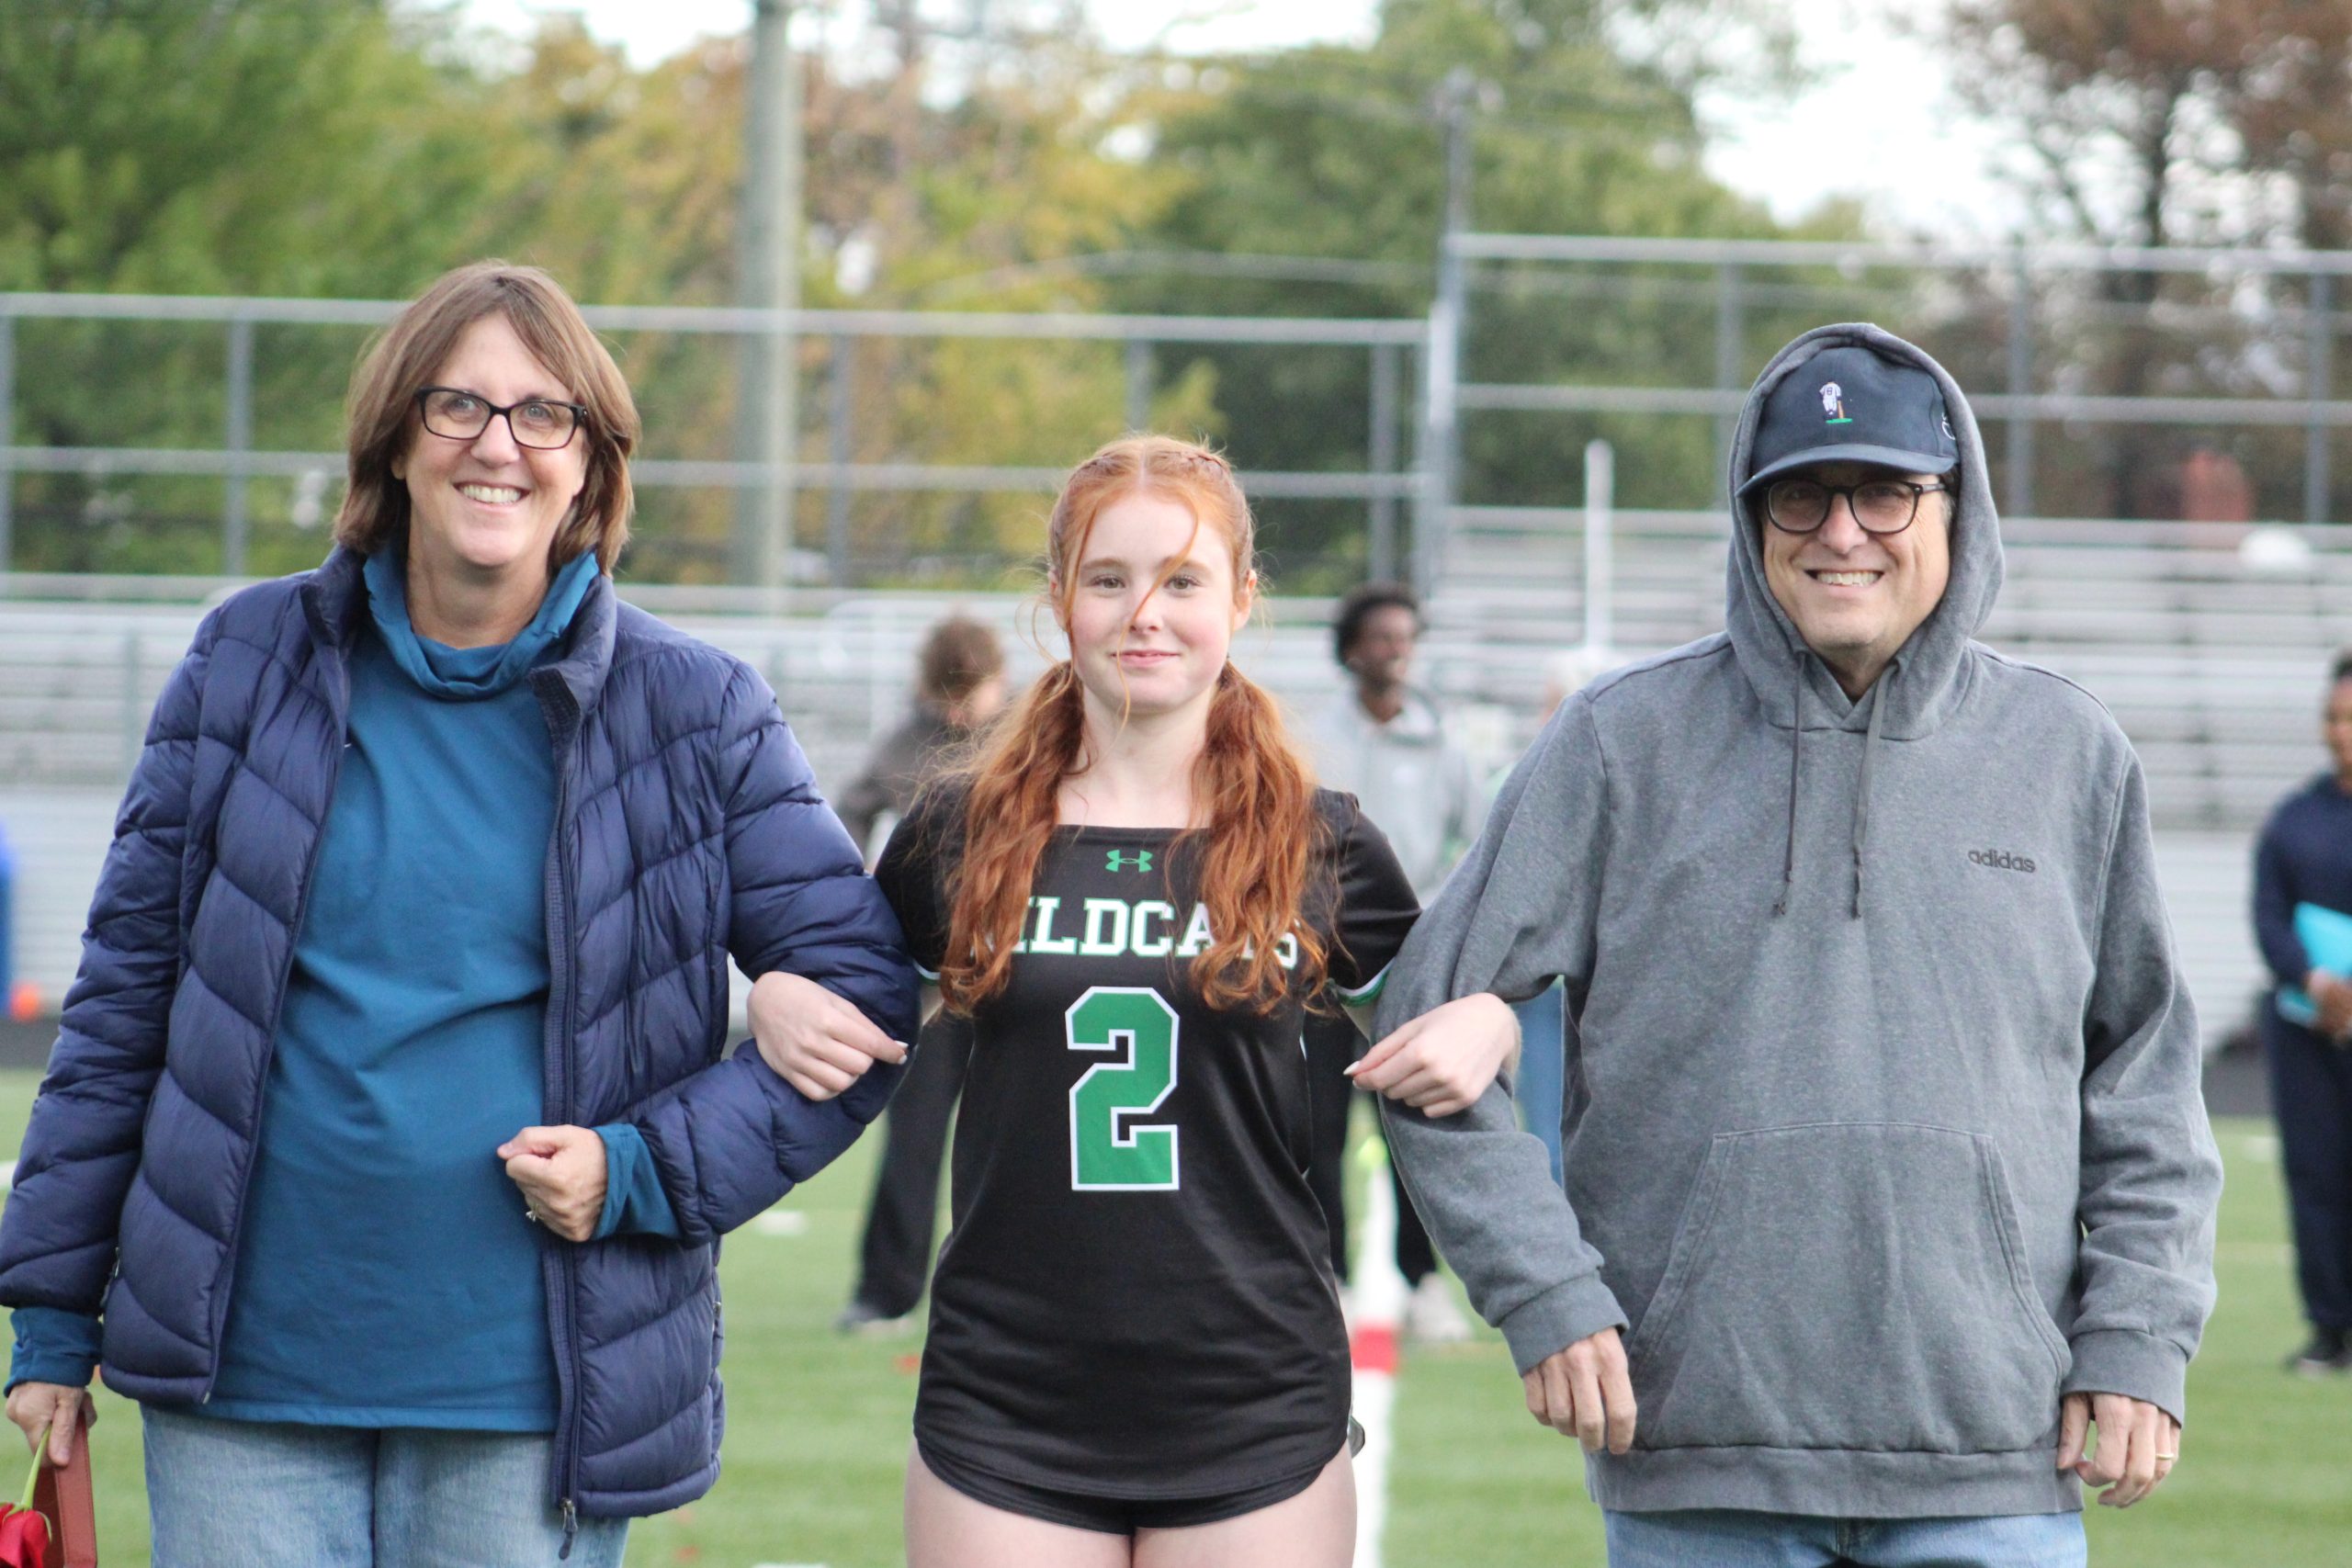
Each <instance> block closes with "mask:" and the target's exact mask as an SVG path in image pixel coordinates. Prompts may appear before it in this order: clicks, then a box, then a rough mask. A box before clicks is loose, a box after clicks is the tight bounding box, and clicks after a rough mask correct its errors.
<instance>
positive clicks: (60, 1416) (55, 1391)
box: [8, 1382, 98, 1464]
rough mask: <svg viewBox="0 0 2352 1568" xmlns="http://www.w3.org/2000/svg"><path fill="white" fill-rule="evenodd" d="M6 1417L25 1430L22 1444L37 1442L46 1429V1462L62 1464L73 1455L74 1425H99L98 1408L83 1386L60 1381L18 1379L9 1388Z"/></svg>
mask: <svg viewBox="0 0 2352 1568" xmlns="http://www.w3.org/2000/svg"><path fill="white" fill-rule="evenodd" d="M8 1419H9V1420H11V1421H14V1422H15V1423H16V1424H17V1426H19V1427H23V1428H24V1430H25V1446H26V1447H27V1448H30V1447H31V1446H32V1445H33V1444H35V1443H37V1442H39V1441H40V1434H41V1430H42V1428H43V1427H46V1428H48V1431H49V1462H50V1463H51V1464H63V1463H64V1462H65V1461H67V1460H69V1459H72V1458H73V1457H74V1428H76V1427H82V1428H85V1429H86V1428H88V1427H95V1426H96V1425H97V1424H98V1407H97V1405H96V1404H94V1403H92V1402H91V1399H90V1391H89V1390H88V1389H86V1388H68V1387H66V1386H65V1385H64V1384H63V1383H60V1382H20V1383H18V1384H17V1386H16V1387H14V1388H12V1389H10V1390H9V1391H8Z"/></svg>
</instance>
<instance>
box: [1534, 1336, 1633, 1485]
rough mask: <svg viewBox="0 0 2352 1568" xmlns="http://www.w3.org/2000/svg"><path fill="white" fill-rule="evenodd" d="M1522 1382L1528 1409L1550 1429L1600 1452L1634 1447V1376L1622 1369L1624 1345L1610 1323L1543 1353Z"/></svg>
mask: <svg viewBox="0 0 2352 1568" xmlns="http://www.w3.org/2000/svg"><path fill="white" fill-rule="evenodd" d="M1520 1381H1521V1382H1523V1383H1525V1384H1526V1385H1527V1413H1528V1414H1529V1415H1530V1416H1534V1417H1535V1419H1536V1420H1538V1421H1540V1422H1542V1423H1543V1424H1544V1426H1546V1427H1551V1428H1552V1429H1553V1430H1555V1431H1556V1432H1559V1433H1562V1434H1564V1435H1565V1436H1567V1437H1571V1438H1576V1439H1577V1441H1578V1442H1580V1443H1582V1444H1583V1445H1584V1449H1585V1452H1587V1453H1598V1452H1600V1449H1601V1447H1602V1446H1603V1444H1606V1445H1607V1447H1608V1449H1609V1451H1610V1452H1611V1453H1612V1454H1622V1453H1623V1452H1624V1451H1625V1450H1628V1449H1630V1448H1632V1447H1633V1446H1634V1380H1633V1377H1632V1375H1631V1374H1630V1373H1629V1372H1627V1371H1626V1370H1625V1347H1624V1345H1623V1342H1622V1341H1620V1340H1619V1338H1618V1337H1617V1331H1616V1330H1615V1329H1613V1328H1604V1329H1602V1330H1601V1331H1600V1333H1598V1334H1595V1335H1592V1336H1591V1337H1588V1338H1584V1339H1579V1340H1577V1342H1576V1343H1575V1344H1573V1345H1571V1346H1569V1347H1568V1348H1566V1349H1565V1350H1561V1351H1558V1352H1556V1353H1555V1354H1553V1355H1550V1356H1547V1357H1545V1358H1544V1359H1543V1360H1541V1361H1539V1362H1537V1363H1536V1364H1535V1368H1534V1370H1533V1371H1529V1372H1526V1373H1523V1374H1522V1375H1521V1378H1520Z"/></svg>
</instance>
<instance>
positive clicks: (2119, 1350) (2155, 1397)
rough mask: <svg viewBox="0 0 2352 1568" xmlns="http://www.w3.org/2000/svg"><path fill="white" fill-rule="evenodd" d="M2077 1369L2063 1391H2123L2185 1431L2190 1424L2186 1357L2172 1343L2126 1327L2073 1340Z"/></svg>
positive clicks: (2103, 1330) (2079, 1336) (2108, 1329)
mask: <svg viewBox="0 0 2352 1568" xmlns="http://www.w3.org/2000/svg"><path fill="white" fill-rule="evenodd" d="M2074 1351H2075V1369H2074V1371H2070V1372H2068V1373H2067V1374H2066V1382H2065V1383H2064V1387H2063V1388H2062V1390H2061V1392H2062V1393H2120V1394H2121V1395H2123V1396H2124V1397H2125V1398H2127V1399H2139V1400H2145V1401H2146V1402H2147V1403H2148V1404H2153V1405H2154V1406H2155V1407H2156V1408H2157V1409H2159V1410H2161V1411H2163V1412H2164V1413H2165V1415H2167V1416H2171V1417H2172V1418H2173V1419H2174V1420H2176V1421H2177V1422H2179V1423H2180V1424H2181V1425H2183V1426H2184V1427H2185V1426H2187V1425H2188V1414H2187V1412H2188V1357H2187V1356H2185V1355H2183V1354H2182V1353H2181V1351H2180V1348H2179V1347H2178V1346H2177V1345H2175V1344H2174V1343H2173V1342H2172V1341H2171V1340H2169V1339H2159V1338H2157V1337H2155V1336H2154V1335H2153V1334H2139V1333H2135V1332H2133V1331H2132V1330H2131V1329H2128V1328H2102V1329H2099V1330H2098V1331H2096V1332H2094V1333H2090V1334H2080V1335H2076V1336H2075V1341H2074Z"/></svg>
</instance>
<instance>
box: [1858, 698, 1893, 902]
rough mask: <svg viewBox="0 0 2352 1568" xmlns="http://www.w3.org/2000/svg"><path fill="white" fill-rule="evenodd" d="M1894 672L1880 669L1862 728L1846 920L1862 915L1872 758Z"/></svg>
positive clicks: (1869, 819)
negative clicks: (1850, 893)
mask: <svg viewBox="0 0 2352 1568" xmlns="http://www.w3.org/2000/svg"><path fill="white" fill-rule="evenodd" d="M1893 674H1894V666H1893V665H1892V664H1890V665H1888V666H1887V667H1886V669H1885V670H1884V671H1881V672H1880V674H1879V681H1880V682H1881V686H1880V687H1877V688H1873V689H1872V691H1871V722H1870V725H1869V727H1868V728H1865V729H1864V730H1863V731H1862V777H1861V782H1860V784H1857V785H1856V786H1855V789H1854V907H1853V910H1852V912H1851V913H1849V915H1848V916H1847V919H1853V920H1859V919H1861V918H1862V840H1863V838H1864V836H1865V835H1867V834H1868V833H1869V831H1870V826H1871V758H1873V757H1875V756H1877V755H1878V717H1879V715H1881V714H1883V713H1884V712H1885V711H1886V704H1885V702H1884V701H1883V698H1884V697H1885V695H1886V693H1885V691H1884V690H1883V682H1885V681H1886V680H1887V679H1888V678H1889V677H1890V676H1892V675H1893Z"/></svg>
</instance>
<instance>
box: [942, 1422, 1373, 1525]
mask: <svg viewBox="0 0 2352 1568" xmlns="http://www.w3.org/2000/svg"><path fill="white" fill-rule="evenodd" d="M915 1447H916V1449H917V1450H918V1451H920V1452H921V1453H922V1462H923V1466H924V1468H925V1469H927V1470H929V1471H930V1472H932V1474H933V1475H935V1476H937V1477H939V1479H940V1480H941V1481H942V1482H944V1483H945V1484H947V1485H949V1486H952V1487H954V1488H955V1489H956V1491H958V1492H961V1493H962V1494H963V1495H965V1496H967V1497H969V1498H971V1499H972V1500H973V1501H974V1502H976V1503H986V1504H987V1505H988V1506H989V1507H991V1508H1002V1509H1003V1510H1004V1511H1005V1512H1006V1513H1009V1514H1019V1515H1021V1516H1023V1517H1025V1518H1032V1519H1044V1520H1045V1521H1046V1522H1047V1523H1048V1524H1057V1525H1068V1526H1069V1527H1070V1528H1071V1529H1082V1530H1097V1531H1100V1532H1101V1533H1103V1534H1104V1535H1129V1536H1131V1535H1133V1534H1135V1533H1136V1531H1137V1530H1166V1529H1184V1528H1186V1527H1187V1526H1190V1525H1213V1524H1216V1522H1217V1521H1218V1520H1220V1519H1238V1518H1239V1517H1241V1516H1242V1515H1244V1514H1254V1513H1256V1512H1257V1511H1258V1510H1259V1509H1261V1508H1271V1507H1272V1506H1274V1505H1275V1504H1276V1503H1285V1502H1288V1501H1289V1500H1290V1499H1291V1498H1293V1497H1295V1496H1297V1495H1299V1494H1300V1493H1302V1492H1304V1491H1306V1489H1307V1488H1308V1487H1310V1486H1312V1485H1314V1484H1315V1480H1316V1477H1317V1476H1319V1475H1321V1474H1322V1473H1323V1470H1324V1466H1322V1465H1317V1466H1316V1467H1315V1468H1314V1469H1313V1470H1309V1471H1305V1472H1301V1473H1299V1474H1297V1475H1286V1476H1283V1478H1282V1479H1281V1480H1279V1481H1270V1482H1267V1483H1264V1484H1263V1485H1260V1486H1251V1487H1246V1488H1244V1489H1243V1490H1241V1491H1238V1492H1220V1493H1217V1494H1216V1495H1212V1496H1207V1497H1098V1496H1095V1495H1091V1494H1090V1493H1085V1492H1065V1491H1063V1490H1061V1489H1060V1488H1058V1487H1053V1486H1035V1485H1032V1484H1031V1483H1028V1482H1025V1481H1012V1480H1008V1479H1007V1478H1006V1477H1004V1476H1001V1475H991V1474H989V1472H987V1471H984V1470H979V1469H976V1468H975V1467H973V1466H971V1465H968V1464H965V1463H963V1462H961V1461H957V1460H954V1459H950V1458H948V1457H947V1456H946V1455H944V1454H942V1453H939V1452H937V1451H935V1450H932V1449H927V1448H924V1447H923V1446H922V1440H921V1439H920V1438H918V1439H917V1440H916V1443H915ZM1362 1449H1363V1427H1361V1426H1358V1425H1357V1424H1356V1420H1355V1417H1353V1416H1350V1417H1349V1418H1348V1452H1350V1453H1351V1454H1352V1453H1356V1452H1358V1451H1359V1450H1362ZM1327 1462H1328V1461H1327Z"/></svg>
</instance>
